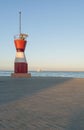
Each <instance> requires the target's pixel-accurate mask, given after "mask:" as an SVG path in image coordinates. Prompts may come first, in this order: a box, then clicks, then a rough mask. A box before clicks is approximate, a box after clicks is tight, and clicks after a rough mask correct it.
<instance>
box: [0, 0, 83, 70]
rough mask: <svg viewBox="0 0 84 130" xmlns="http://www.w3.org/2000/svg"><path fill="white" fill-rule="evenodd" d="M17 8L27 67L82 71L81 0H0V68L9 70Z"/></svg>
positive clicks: (17, 18) (30, 68)
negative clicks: (26, 34)
mask: <svg viewBox="0 0 84 130" xmlns="http://www.w3.org/2000/svg"><path fill="white" fill-rule="evenodd" d="M19 11H21V12H22V33H28V34H29V37H28V39H27V40H28V43H27V46H26V50H25V54H26V59H27V61H28V64H29V70H37V69H42V70H60V71H61V70H63V71H65V70H66V71H67V70H68V71H84V0H0V70H4V69H5V70H6V69H7V70H9V69H12V70H13V66H14V59H15V53H16V50H15V46H14V35H16V34H18V33H19Z"/></svg>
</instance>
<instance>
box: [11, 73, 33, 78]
mask: <svg viewBox="0 0 84 130" xmlns="http://www.w3.org/2000/svg"><path fill="white" fill-rule="evenodd" d="M11 77H14V78H31V74H30V73H12V74H11Z"/></svg>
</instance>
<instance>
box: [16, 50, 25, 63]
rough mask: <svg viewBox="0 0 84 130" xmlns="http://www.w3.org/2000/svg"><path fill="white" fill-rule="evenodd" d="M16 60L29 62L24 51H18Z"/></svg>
mask: <svg viewBox="0 0 84 130" xmlns="http://www.w3.org/2000/svg"><path fill="white" fill-rule="evenodd" d="M15 62H24V63H26V62H27V61H26V57H25V54H24V52H17V51H16V57H15Z"/></svg>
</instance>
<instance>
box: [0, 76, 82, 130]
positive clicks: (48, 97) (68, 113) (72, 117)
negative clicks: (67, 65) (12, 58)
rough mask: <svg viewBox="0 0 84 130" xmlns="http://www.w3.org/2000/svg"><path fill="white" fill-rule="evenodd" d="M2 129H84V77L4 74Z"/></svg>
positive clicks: (0, 101)
mask: <svg viewBox="0 0 84 130" xmlns="http://www.w3.org/2000/svg"><path fill="white" fill-rule="evenodd" d="M0 130H84V79H82V78H81V79H77V78H61V77H58V78H56V77H55V78H54V77H45V78H44V77H32V78H28V79H27V78H21V79H19V78H11V77H0Z"/></svg>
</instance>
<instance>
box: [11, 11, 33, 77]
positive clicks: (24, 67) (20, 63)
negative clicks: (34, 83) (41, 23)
mask: <svg viewBox="0 0 84 130" xmlns="http://www.w3.org/2000/svg"><path fill="white" fill-rule="evenodd" d="M19 14H20V34H18V35H16V36H15V37H14V44H15V48H16V57H15V62H14V73H13V74H12V77H31V74H30V73H28V64H27V61H26V57H25V53H24V51H25V47H26V44H27V40H26V39H27V37H28V35H27V34H22V33H21V12H20V13H19Z"/></svg>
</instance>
